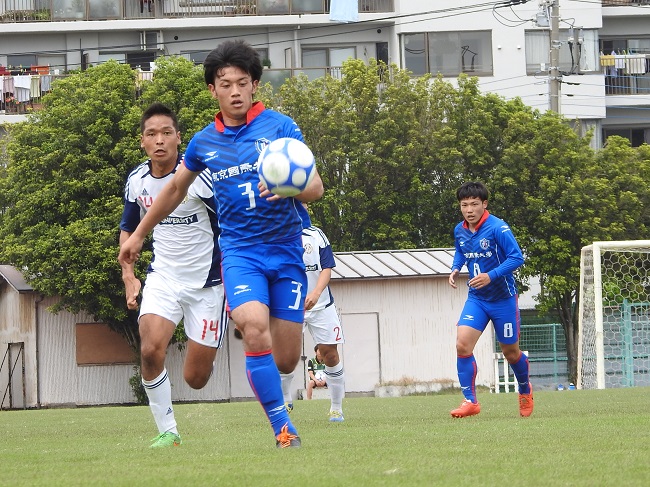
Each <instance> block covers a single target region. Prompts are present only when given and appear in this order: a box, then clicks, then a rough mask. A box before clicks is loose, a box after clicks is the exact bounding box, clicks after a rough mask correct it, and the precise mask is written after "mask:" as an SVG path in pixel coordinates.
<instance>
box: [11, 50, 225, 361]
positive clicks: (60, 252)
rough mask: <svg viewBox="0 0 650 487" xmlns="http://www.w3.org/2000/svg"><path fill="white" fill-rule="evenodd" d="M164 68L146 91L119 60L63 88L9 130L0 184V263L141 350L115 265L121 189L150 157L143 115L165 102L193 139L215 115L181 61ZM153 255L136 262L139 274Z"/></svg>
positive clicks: (196, 77) (192, 71) (198, 79)
mask: <svg viewBox="0 0 650 487" xmlns="http://www.w3.org/2000/svg"><path fill="white" fill-rule="evenodd" d="M159 66H160V71H158V72H157V74H156V77H155V79H154V81H153V82H145V83H143V84H142V85H140V86H138V85H137V83H136V73H135V72H134V71H133V70H132V69H131V68H130V67H129V66H125V65H120V64H118V63H116V62H108V63H105V64H102V65H100V66H97V67H94V68H91V69H89V70H87V71H85V72H77V73H75V74H72V75H71V76H69V77H67V78H64V79H61V80H59V81H57V82H56V83H55V85H54V86H53V89H52V91H51V92H49V93H48V94H46V95H45V96H44V97H43V105H44V107H43V109H42V110H40V111H38V112H35V114H34V115H32V116H31V119H30V120H29V121H28V122H24V123H20V124H15V125H12V126H11V127H10V133H9V137H7V138H6V140H5V141H4V142H5V149H6V154H7V160H8V161H9V162H8V164H7V168H6V173H4V174H3V177H2V178H0V207H2V208H4V211H3V213H2V215H1V216H0V259H1V260H2V261H3V262H8V263H11V264H13V265H15V266H16V267H18V268H19V269H22V270H23V272H24V273H25V276H26V277H27V279H28V282H29V283H30V284H31V285H32V287H33V288H34V289H35V290H36V291H37V292H39V293H42V294H44V295H47V296H60V298H61V299H60V301H59V302H58V304H57V305H55V306H54V308H53V310H52V311H54V312H56V311H58V310H61V309H66V310H68V311H71V312H78V311H80V310H84V311H86V312H88V313H90V314H91V315H93V316H94V317H95V319H97V320H98V321H102V322H106V323H108V324H109V325H110V326H111V327H112V328H113V329H115V330H116V331H118V332H120V333H122V334H123V335H124V336H125V337H126V338H127V340H128V341H129V343H130V344H131V346H132V347H133V348H134V350H136V351H138V350H139V337H138V335H137V332H136V327H135V322H134V320H133V318H134V316H133V315H131V316H129V314H128V313H127V310H126V306H125V302H124V286H123V283H122V279H121V272H120V268H119V265H118V264H117V260H116V257H117V252H118V234H119V229H118V224H119V221H120V218H121V212H122V205H123V202H122V195H123V188H124V182H125V180H126V177H127V175H128V173H129V172H130V171H131V170H132V169H133V167H134V166H135V165H137V164H138V163H139V162H141V161H142V160H144V158H145V157H146V156H145V154H144V153H143V151H142V150H141V149H140V132H139V120H140V116H141V114H142V111H143V108H144V107H146V106H148V105H149V104H150V103H151V102H153V101H154V100H160V101H163V102H164V103H167V104H169V105H170V107H172V108H173V109H175V110H177V112H178V114H179V123H180V125H181V131H182V132H185V133H189V134H190V135H191V134H192V133H194V131H196V130H198V128H199V127H202V126H204V125H205V124H206V123H207V122H208V121H210V119H211V118H212V117H213V116H214V103H212V102H211V97H210V95H209V93H207V90H206V89H205V86H204V84H202V83H203V81H202V76H201V71H200V70H199V69H198V68H196V67H195V66H194V65H193V64H192V63H190V62H189V61H187V60H185V59H182V58H171V59H168V60H164V61H161V62H160V63H159ZM206 94H207V96H206ZM138 95H139V96H138ZM185 141H186V142H187V141H189V137H186V140H185ZM147 256H148V255H147V254H146V253H145V254H143V258H142V259H141V260H140V262H139V264H138V268H137V272H138V274H139V275H140V276H143V275H144V271H145V268H146V265H147V263H148V262H147V261H148V259H147Z"/></svg>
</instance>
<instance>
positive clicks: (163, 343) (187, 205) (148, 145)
mask: <svg viewBox="0 0 650 487" xmlns="http://www.w3.org/2000/svg"><path fill="white" fill-rule="evenodd" d="M140 132H141V142H140V143H141V147H142V148H143V149H144V150H145V152H146V153H147V155H148V156H149V160H147V161H146V162H143V163H142V164H140V165H139V166H138V167H136V168H135V169H134V170H133V171H132V172H131V174H130V175H129V177H128V179H127V182H126V187H125V190H124V211H123V214H122V221H121V222H120V244H123V243H124V242H125V241H126V240H127V239H128V237H129V236H130V235H131V233H132V232H133V231H134V230H135V229H136V228H137V227H138V224H139V223H140V220H141V219H142V218H143V216H144V215H145V214H146V212H147V210H148V209H149V208H150V207H151V205H152V204H153V203H154V201H156V200H157V198H158V196H159V194H160V192H161V190H162V188H163V187H164V186H165V184H166V183H167V182H168V181H169V180H171V179H172V177H173V175H174V173H175V172H176V170H177V168H178V167H180V165H181V160H182V156H181V155H180V154H179V153H178V146H179V145H180V143H181V136H180V132H179V131H178V121H177V119H176V115H175V114H174V113H173V112H172V111H171V110H170V109H169V108H167V107H166V106H164V105H162V104H160V103H154V104H152V105H151V106H149V108H147V110H145V112H144V113H143V115H142V118H141V120H140ZM218 235H219V227H218V225H217V218H216V213H215V203H214V198H213V193H212V178H211V177H210V173H209V172H208V171H205V172H204V173H202V174H201V175H200V176H199V177H198V178H197V179H196V180H195V181H194V183H193V184H192V185H191V186H190V188H189V190H188V194H187V198H185V199H184V200H183V202H182V203H181V204H180V205H179V206H178V208H176V209H175V210H174V212H173V213H171V215H170V216H169V217H168V218H166V219H165V220H164V221H162V222H161V223H160V224H158V225H156V226H155V228H154V229H153V237H154V239H153V240H154V241H153V247H154V251H153V258H152V259H151V263H150V265H149V269H148V273H147V279H146V282H145V287H144V291H143V293H142V305H141V307H140V316H139V319H138V323H139V331H140V340H141V350H140V355H141V360H142V363H141V367H140V370H141V373H142V385H143V386H144V389H145V391H146V393H147V397H148V398H149V406H150V408H151V412H152V413H153V417H154V420H155V422H156V425H157V426H158V431H159V433H160V434H159V435H158V436H157V437H156V438H155V439H154V441H153V444H152V445H151V447H152V448H160V447H165V446H171V445H180V444H181V438H180V436H179V434H178V429H177V427H176V420H175V418H174V409H173V407H172V399H171V384H170V381H169V378H168V377H167V369H166V368H165V356H166V353H167V346H168V345H169V341H170V340H171V338H172V335H173V333H174V329H175V328H176V326H178V323H179V322H180V320H181V318H182V319H183V324H184V326H185V332H186V334H187V336H188V338H189V340H188V342H187V357H186V359H185V366H184V377H185V381H186V382H187V383H188V384H189V385H190V387H192V388H194V389H200V388H202V387H203V386H205V384H206V383H207V382H208V379H209V378H210V375H211V373H212V369H213V364H214V359H215V355H216V353H217V348H220V347H221V345H222V343H223V338H224V335H225V331H226V326H227V320H226V315H225V312H224V304H225V303H224V301H225V300H224V290H223V285H222V284H221V268H220V260H221V253H220V251H219V246H218V244H217V236H218ZM120 264H121V266H122V279H123V281H124V285H125V289H126V301H127V306H128V308H129V309H133V310H135V309H137V308H138V303H137V297H138V295H139V294H140V286H141V284H140V281H139V279H137V278H136V276H135V274H134V264H133V262H130V263H129V262H125V261H122V260H120Z"/></svg>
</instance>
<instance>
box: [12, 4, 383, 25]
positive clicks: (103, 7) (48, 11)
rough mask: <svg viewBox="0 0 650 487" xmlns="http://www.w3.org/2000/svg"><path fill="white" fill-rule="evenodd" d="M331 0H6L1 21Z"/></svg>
mask: <svg viewBox="0 0 650 487" xmlns="http://www.w3.org/2000/svg"><path fill="white" fill-rule="evenodd" d="M358 4H359V12H360V13H387V12H393V11H394V10H395V6H394V1H393V0H358ZM329 12H330V1H329V0H122V1H111V0H4V1H2V2H0V22H55V21H78V20H120V19H155V18H185V17H223V16H251V15H304V14H328V13H329Z"/></svg>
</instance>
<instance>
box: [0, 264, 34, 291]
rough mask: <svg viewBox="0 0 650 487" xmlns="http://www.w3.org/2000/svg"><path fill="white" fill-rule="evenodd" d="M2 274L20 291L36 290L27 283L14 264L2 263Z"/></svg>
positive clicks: (0, 269)
mask: <svg viewBox="0 0 650 487" xmlns="http://www.w3.org/2000/svg"><path fill="white" fill-rule="evenodd" d="M0 276H2V277H3V278H4V280H5V281H7V282H8V283H9V285H10V286H11V287H13V288H14V289H15V290H16V291H18V292H19V293H29V292H33V291H34V288H32V286H30V285H29V284H27V282H26V281H25V278H24V277H23V275H22V274H21V273H20V271H19V270H18V269H16V268H15V267H14V266H12V265H0Z"/></svg>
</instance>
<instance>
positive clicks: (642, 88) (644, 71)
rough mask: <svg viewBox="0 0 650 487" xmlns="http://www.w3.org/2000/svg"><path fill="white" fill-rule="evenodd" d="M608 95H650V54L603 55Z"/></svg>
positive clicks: (603, 68) (601, 61)
mask: <svg viewBox="0 0 650 487" xmlns="http://www.w3.org/2000/svg"><path fill="white" fill-rule="evenodd" d="M600 66H601V69H602V73H603V74H604V75H605V93H606V94H607V95H650V52H645V51H644V50H640V52H636V53H633V54H618V53H617V54H614V53H612V54H609V55H608V54H601V56H600Z"/></svg>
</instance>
